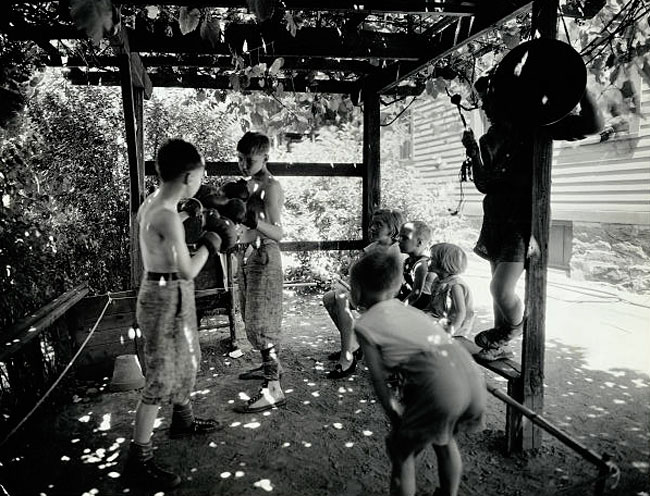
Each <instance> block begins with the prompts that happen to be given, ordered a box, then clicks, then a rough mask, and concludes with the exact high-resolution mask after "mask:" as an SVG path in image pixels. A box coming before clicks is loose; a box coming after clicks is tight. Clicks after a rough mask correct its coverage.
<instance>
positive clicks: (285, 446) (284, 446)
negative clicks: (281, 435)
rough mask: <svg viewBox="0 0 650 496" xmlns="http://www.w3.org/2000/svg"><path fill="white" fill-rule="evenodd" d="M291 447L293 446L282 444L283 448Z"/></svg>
mask: <svg viewBox="0 0 650 496" xmlns="http://www.w3.org/2000/svg"><path fill="white" fill-rule="evenodd" d="M289 446H291V443H282V447H283V448H288V447H289Z"/></svg>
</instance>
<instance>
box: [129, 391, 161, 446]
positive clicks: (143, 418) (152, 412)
mask: <svg viewBox="0 0 650 496" xmlns="http://www.w3.org/2000/svg"><path fill="white" fill-rule="evenodd" d="M159 409H160V406H159V405H147V404H145V403H142V401H141V402H140V403H138V407H137V408H136V411H135V427H134V428H133V440H134V441H135V443H136V444H141V445H144V444H147V443H149V441H151V435H152V434H153V426H154V424H155V423H156V417H157V416H158V410H159Z"/></svg>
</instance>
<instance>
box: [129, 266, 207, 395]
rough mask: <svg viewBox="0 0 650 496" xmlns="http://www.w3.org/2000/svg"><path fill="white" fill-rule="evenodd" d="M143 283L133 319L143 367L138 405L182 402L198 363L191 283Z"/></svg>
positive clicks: (198, 353)
mask: <svg viewBox="0 0 650 496" xmlns="http://www.w3.org/2000/svg"><path fill="white" fill-rule="evenodd" d="M162 282H163V283H162V284H161V283H160V282H158V281H149V280H146V279H145V280H143V281H142V286H140V292H139V293H138V302H137V306H136V318H137V321H138V324H139V326H140V328H141V329H142V332H143V335H144V338H145V347H144V352H145V360H146V364H147V375H146V384H145V387H144V390H143V391H142V402H143V403H144V404H147V405H160V404H162V403H166V402H172V403H175V404H176V403H184V402H185V401H186V400H187V399H189V397H190V393H191V392H192V390H193V389H194V382H195V380H196V372H197V371H198V368H199V363H200V362H201V349H200V348H199V334H198V330H197V325H196V310H195V306H194V282H193V281H186V280H182V279H181V280H176V281H167V282H165V281H162Z"/></svg>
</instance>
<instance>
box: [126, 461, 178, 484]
mask: <svg viewBox="0 0 650 496" xmlns="http://www.w3.org/2000/svg"><path fill="white" fill-rule="evenodd" d="M124 476H125V478H126V480H127V481H128V482H131V483H133V484H135V485H137V486H143V487H147V488H154V487H155V488H156V489H173V488H174V487H176V486H178V485H179V484H180V483H181V478H180V477H179V476H178V475H176V474H175V473H173V472H170V471H168V470H165V469H164V468H161V467H159V466H158V465H156V464H155V463H154V461H153V458H151V459H149V460H147V461H138V460H136V459H135V458H129V459H128V460H127V462H126V466H125V469H124Z"/></svg>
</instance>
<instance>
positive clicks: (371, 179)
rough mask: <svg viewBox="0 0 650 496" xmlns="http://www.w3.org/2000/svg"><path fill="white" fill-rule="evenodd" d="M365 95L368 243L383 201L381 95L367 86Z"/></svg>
mask: <svg viewBox="0 0 650 496" xmlns="http://www.w3.org/2000/svg"><path fill="white" fill-rule="evenodd" d="M362 94H363V96H362V97H363V166H364V175H363V186H362V187H363V190H362V207H361V208H362V212H361V226H362V231H363V240H364V241H365V242H367V241H368V237H369V228H370V217H371V216H372V213H373V212H374V211H375V210H377V209H378V208H379V205H380V200H381V174H380V168H379V164H380V160H381V151H380V119H379V93H378V92H377V91H376V89H375V88H374V87H373V86H370V85H366V86H365V87H364V88H363V91H362Z"/></svg>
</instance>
